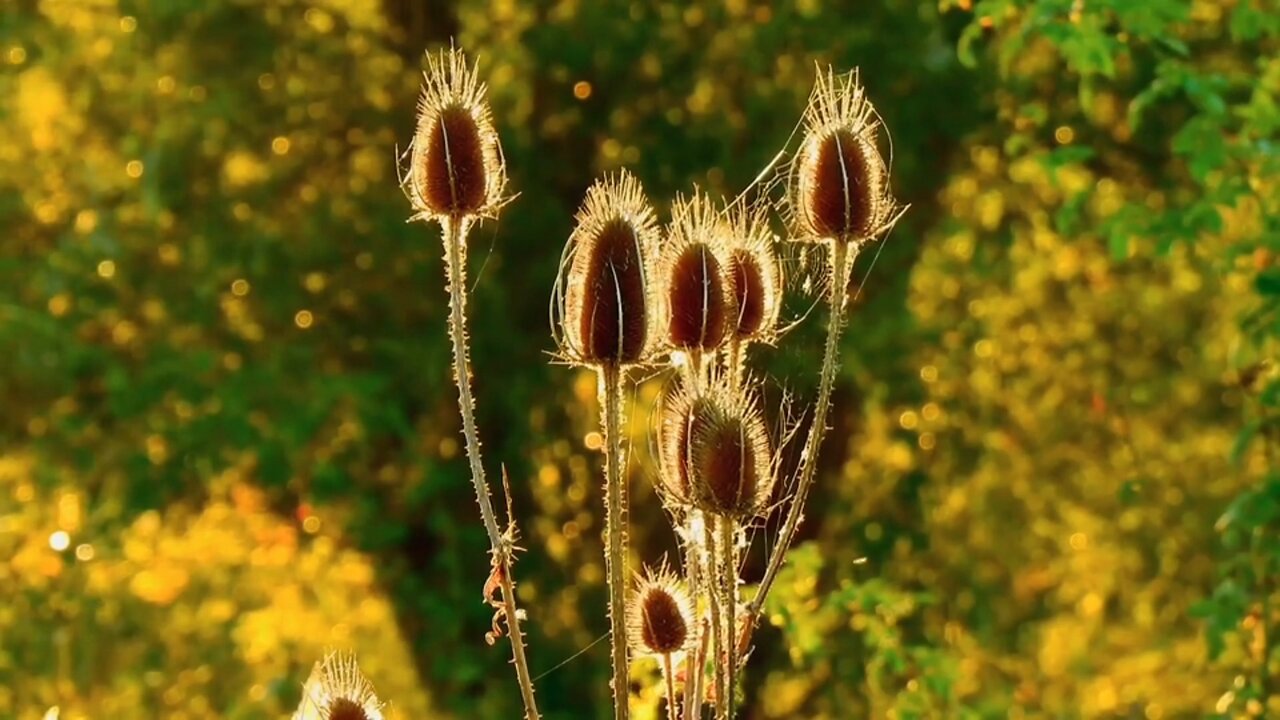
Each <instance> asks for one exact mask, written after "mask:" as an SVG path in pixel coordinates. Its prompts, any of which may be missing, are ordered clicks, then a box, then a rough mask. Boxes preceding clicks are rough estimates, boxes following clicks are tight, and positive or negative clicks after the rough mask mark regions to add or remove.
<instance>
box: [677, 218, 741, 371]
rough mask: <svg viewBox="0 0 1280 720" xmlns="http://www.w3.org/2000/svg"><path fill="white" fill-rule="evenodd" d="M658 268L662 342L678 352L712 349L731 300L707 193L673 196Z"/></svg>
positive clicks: (726, 325) (724, 327) (721, 233)
mask: <svg viewBox="0 0 1280 720" xmlns="http://www.w3.org/2000/svg"><path fill="white" fill-rule="evenodd" d="M671 216H672V220H671V228H670V230H669V232H668V233H667V243H666V245H665V246H664V247H663V249H662V256H661V260H660V264H659V276H660V285H661V288H662V301H663V302H662V305H663V310H664V315H665V322H666V326H667V338H666V339H667V342H669V343H670V344H671V346H672V347H676V348H681V349H697V350H715V349H716V348H718V347H719V346H720V345H721V344H722V343H723V342H724V340H725V338H726V337H727V335H728V333H729V331H730V329H731V323H732V315H733V297H732V295H731V294H730V288H729V280H728V278H726V277H725V265H726V262H725V260H726V258H725V255H724V250H725V226H724V223H723V221H721V219H720V217H719V215H718V213H717V210H716V206H715V204H714V203H713V202H712V201H711V199H710V198H708V197H707V196H706V195H703V194H701V193H695V194H694V195H693V197H692V198H690V199H688V200H685V199H684V198H678V199H677V200H676V202H675V203H674V204H673V205H672V208H671Z"/></svg>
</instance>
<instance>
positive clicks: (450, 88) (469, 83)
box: [404, 48, 508, 221]
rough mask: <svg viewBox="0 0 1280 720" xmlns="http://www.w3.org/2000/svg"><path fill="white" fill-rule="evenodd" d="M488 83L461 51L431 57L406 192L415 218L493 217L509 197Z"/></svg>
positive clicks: (405, 182) (411, 149)
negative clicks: (487, 98) (506, 194)
mask: <svg viewBox="0 0 1280 720" xmlns="http://www.w3.org/2000/svg"><path fill="white" fill-rule="evenodd" d="M485 92H486V88H485V84H484V83H482V82H480V81H479V79H478V78H477V77H476V69H475V66H474V65H472V66H468V65H467V61H466V57H465V56H464V55H463V53H462V51H461V50H457V49H452V48H451V49H450V50H449V51H448V52H445V51H443V50H442V51H441V52H440V54H439V55H427V71H426V73H424V81H423V86H422V98H421V99H420V100H419V101H418V126H417V130H416V131H415V132H414V136H413V144H412V145H411V146H410V148H409V168H408V172H407V173H406V177H405V178H404V184H405V191H406V193H407V194H408V196H409V201H410V202H411V203H412V204H413V209H414V210H415V211H416V214H415V215H414V219H428V220H440V221H446V220H449V219H455V220H462V219H475V218H483V217H492V216H493V215H495V214H496V212H497V210H498V208H500V207H501V206H502V205H503V204H504V203H505V202H506V200H507V199H508V198H506V197H504V195H503V191H504V190H505V188H506V185H507V170H506V164H505V162H504V161H503V157H502V146H501V145H500V144H499V142H498V133H497V131H495V130H494V128H493V119H492V116H491V112H490V110H489V103H488V101H487V100H486V99H485Z"/></svg>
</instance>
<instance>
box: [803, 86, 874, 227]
mask: <svg viewBox="0 0 1280 720" xmlns="http://www.w3.org/2000/svg"><path fill="white" fill-rule="evenodd" d="M804 125H805V133H804V140H803V141H802V144H801V146H800V151H799V154H798V155H797V157H796V159H795V161H794V163H793V165H792V171H791V182H790V188H789V191H788V204H789V211H790V212H789V214H790V216H791V221H792V225H793V226H794V232H795V234H796V236H797V239H799V240H802V241H814V242H816V241H834V242H847V243H852V244H854V245H862V244H865V243H867V242H869V241H870V240H872V239H873V238H874V237H875V236H876V235H878V234H880V233H881V232H882V231H884V230H885V229H887V228H888V227H889V226H890V225H892V224H893V222H894V221H895V220H896V219H897V216H898V214H899V207H898V204H897V203H896V202H895V201H894V199H893V197H892V196H891V195H890V194H889V168H888V165H887V164H886V163H885V161H884V158H883V157H882V156H881V155H880V151H879V149H878V148H877V147H876V135H877V131H878V130H879V128H880V121H879V116H878V115H876V111H875V108H874V107H872V105H871V102H870V101H868V100H867V98H866V94H865V91H864V89H863V87H862V85H861V84H859V82H858V74H857V72H856V71H854V72H850V73H847V74H844V75H836V74H835V72H834V71H833V70H831V69H830V68H828V70H827V72H826V73H825V74H824V73H822V72H819V73H818V81H817V85H816V86H815V88H814V91H813V94H812V95H811V96H810V98H809V105H808V107H807V108H805V113H804Z"/></svg>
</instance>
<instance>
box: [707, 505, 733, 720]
mask: <svg viewBox="0 0 1280 720" xmlns="http://www.w3.org/2000/svg"><path fill="white" fill-rule="evenodd" d="M715 522H716V519H715V518H707V522H706V523H705V524H704V525H703V528H704V530H703V532H704V534H705V537H706V543H707V555H708V556H709V557H710V562H708V563H707V565H708V567H709V570H710V571H709V572H708V575H710V576H711V578H710V582H708V583H707V585H708V586H709V588H710V592H708V593H707V598H708V599H709V601H710V605H711V657H713V658H715V662H713V663H712V664H713V665H714V666H715V668H716V673H715V681H716V718H718V719H719V720H725V718H727V717H728V715H727V714H726V713H725V710H726V709H727V708H728V705H727V704H726V703H725V688H724V681H725V679H726V675H725V673H724V672H721V667H722V666H721V665H720V655H721V654H722V653H723V652H724V649H725V637H724V621H723V620H722V619H721V615H722V614H723V611H724V610H725V608H722V607H721V606H720V600H721V598H720V591H721V589H722V586H721V584H720V582H719V581H720V571H719V565H720V563H719V562H717V557H718V554H717V553H716V537H715V529H713V527H712V526H713V525H714V524H715Z"/></svg>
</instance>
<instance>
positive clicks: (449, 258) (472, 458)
mask: <svg viewBox="0 0 1280 720" xmlns="http://www.w3.org/2000/svg"><path fill="white" fill-rule="evenodd" d="M442 225H443V231H444V244H445V280H446V284H447V285H448V286H449V310H450V312H449V340H450V341H451V343H452V345H453V370H454V373H453V379H454V382H456V383H457V385H458V408H459V410H461V411H462V434H463V436H464V437H465V438H466V443H467V460H468V461H469V462H470V463H471V482H472V484H474V485H475V491H476V501H477V502H479V503H480V517H481V519H482V520H484V529H485V532H486V533H488V535H489V548H490V550H489V552H490V553H491V554H492V555H493V561H494V564H495V565H497V567H498V568H499V574H500V576H501V577H500V584H501V587H502V613H503V615H504V616H505V619H506V621H507V628H508V629H509V630H510V632H509V633H508V635H509V636H510V637H511V656H512V662H513V663H514V664H515V666H516V679H517V680H518V681H519V683H520V695H521V697H522V698H523V699H524V712H525V718H526V719H527V720H538V718H539V715H538V705H537V703H536V702H535V701H534V699H533V681H532V680H531V679H530V675H529V662H528V660H526V659H525V654H524V634H523V633H522V632H521V631H520V611H519V608H517V607H516V594H515V586H514V585H513V583H512V579H511V555H512V545H511V542H512V541H511V538H507V537H504V536H503V534H502V533H501V531H499V530H498V522H497V520H496V519H495V517H494V513H493V503H492V502H491V501H490V499H489V486H488V484H487V483H486V482H485V477H484V464H483V463H482V462H481V458H480V436H479V434H478V433H477V432H476V420H475V403H474V400H473V399H472V397H471V361H470V360H469V359H468V353H467V328H466V322H467V308H466V303H467V294H466V285H467V280H466V278H467V267H466V253H465V252H464V243H465V242H466V235H467V228H468V225H469V221H468V220H466V219H463V218H449V219H446V220H445V221H444V222H443V223H442Z"/></svg>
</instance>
